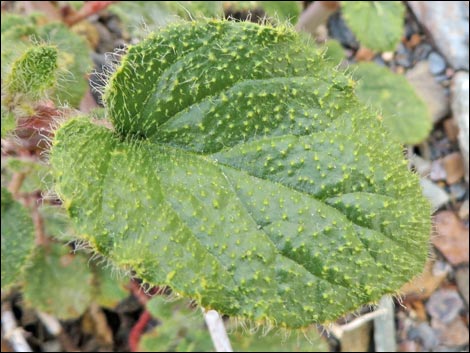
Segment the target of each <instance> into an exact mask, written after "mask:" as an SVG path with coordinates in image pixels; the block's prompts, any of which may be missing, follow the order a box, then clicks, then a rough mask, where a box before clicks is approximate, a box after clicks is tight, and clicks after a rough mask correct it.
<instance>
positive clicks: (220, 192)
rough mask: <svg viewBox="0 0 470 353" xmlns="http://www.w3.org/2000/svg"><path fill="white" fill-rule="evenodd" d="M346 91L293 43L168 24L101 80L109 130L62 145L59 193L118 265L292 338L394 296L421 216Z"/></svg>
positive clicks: (420, 246)
mask: <svg viewBox="0 0 470 353" xmlns="http://www.w3.org/2000/svg"><path fill="white" fill-rule="evenodd" d="M352 85H353V81H352V80H349V79H347V78H346V77H344V76H342V75H341V74H340V73H336V72H335V71H334V69H333V68H332V67H331V66H330V65H327V64H325V63H324V62H323V61H322V59H321V57H319V56H318V55H317V54H316V50H315V49H314V48H311V47H309V46H308V45H306V44H305V42H304V41H303V40H302V39H301V38H300V37H299V36H298V35H297V34H296V33H294V32H293V31H291V30H289V29H286V28H284V27H276V28H272V27H267V26H259V25H255V24H250V23H232V22H224V21H222V22H221V21H208V22H200V23H188V24H182V25H175V26H171V27H168V28H167V29H165V30H163V31H161V32H159V33H156V34H154V35H152V36H150V37H149V38H148V39H146V40H145V41H143V42H141V43H140V44H138V45H136V46H134V47H131V48H130V49H129V51H128V54H127V56H126V57H125V58H124V59H123V61H122V64H121V66H120V67H119V68H118V69H117V71H116V73H115V74H114V75H113V76H112V78H111V80H110V83H109V84H108V87H107V90H106V94H105V101H106V104H107V113H108V116H109V117H110V119H111V121H112V123H113V125H114V131H111V130H109V129H107V128H105V127H102V126H96V125H94V124H92V123H91V122H89V121H87V120H86V119H73V120H70V121H68V122H67V123H65V124H63V125H62V127H61V128H60V129H59V130H58V131H57V132H56V135H55V140H54V142H53V148H52V154H51V162H52V165H53V167H54V174H55V176H56V180H57V191H58V193H59V195H60V196H61V197H62V198H63V200H64V205H65V207H66V208H67V210H68V212H69V214H70V215H71V217H72V218H73V219H74V220H75V222H76V224H77V227H78V229H79V231H80V233H81V234H82V235H83V237H84V238H85V239H87V240H88V241H89V242H90V244H91V245H92V246H93V247H94V248H95V249H96V250H97V251H98V252H100V253H101V254H103V255H104V256H106V257H107V258H109V259H110V260H111V261H112V262H113V263H115V264H117V265H118V266H125V267H129V268H132V269H133V270H134V271H135V273H136V274H137V276H139V277H141V278H142V279H143V280H144V281H146V282H148V283H151V284H158V285H163V284H166V285H169V286H171V287H172V289H173V290H174V291H175V292H177V293H179V294H181V295H185V296H188V297H191V298H193V299H195V300H196V301H197V302H198V303H200V304H201V305H202V306H203V307H205V308H213V309H216V310H219V311H220V312H222V313H223V314H228V315H232V316H242V317H245V318H247V319H251V320H254V321H257V322H263V321H270V322H274V323H275V324H277V325H280V326H287V327H292V328H296V327H303V326H307V325H309V324H311V323H313V322H324V321H329V320H334V319H335V318H337V317H338V316H340V315H341V314H343V313H345V312H347V311H350V310H354V309H355V308H357V307H358V306H359V305H360V304H363V303H367V302H371V301H376V300H378V299H379V298H380V297H381V296H382V295H383V294H385V293H393V292H395V291H396V290H397V289H398V288H399V287H400V286H401V284H403V283H405V282H406V281H407V280H409V279H410V278H411V277H412V276H414V275H415V274H417V273H419V272H420V271H421V269H422V266H423V264H424V262H425V259H426V256H427V241H428V236H429V230H430V219H429V214H430V210H429V205H428V203H427V201H425V200H424V198H423V197H422V196H421V195H420V193H419V190H420V189H419V183H418V179H417V177H416V176H414V175H413V174H411V173H410V172H408V170H407V168H406V162H405V161H403V157H402V154H401V148H400V146H399V145H395V144H393V143H390V141H389V139H388V135H387V134H386V132H385V131H384V130H383V129H382V126H381V124H380V122H379V121H378V120H377V119H376V118H375V116H374V115H373V114H371V113H370V112H368V111H367V110H366V109H365V108H364V107H363V106H362V105H361V104H360V103H358V101H357V100H356V98H355V96H354V94H353V89H352Z"/></svg>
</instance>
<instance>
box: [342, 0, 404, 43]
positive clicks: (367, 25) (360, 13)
mask: <svg viewBox="0 0 470 353" xmlns="http://www.w3.org/2000/svg"><path fill="white" fill-rule="evenodd" d="M341 11H342V13H343V16H344V19H345V21H346V23H347V25H348V26H349V28H350V29H351V31H352V32H353V33H354V35H355V36H356V37H357V39H359V41H360V42H361V44H362V45H364V46H366V47H367V48H369V49H372V50H376V51H393V50H394V49H395V47H396V46H397V44H398V43H399V42H400V40H401V37H402V36H403V31H404V20H405V17H404V15H405V6H404V5H403V3H402V2H401V1H341Z"/></svg>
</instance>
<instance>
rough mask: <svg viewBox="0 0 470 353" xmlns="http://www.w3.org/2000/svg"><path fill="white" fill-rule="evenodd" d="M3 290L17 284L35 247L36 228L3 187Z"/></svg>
mask: <svg viewBox="0 0 470 353" xmlns="http://www.w3.org/2000/svg"><path fill="white" fill-rule="evenodd" d="M1 236H2V290H4V289H7V288H8V287H10V286H11V285H14V284H17V283H18V282H19V281H20V279H21V276H22V275H23V272H24V268H25V265H26V262H27V260H28V258H29V257H30V254H31V252H32V250H33V247H34V226H33V221H32V219H31V216H30V214H29V212H28V210H27V209H26V208H24V207H23V206H22V205H21V204H20V203H18V202H16V201H14V200H13V199H12V196H11V194H10V193H9V192H8V190H6V189H5V188H3V187H2V234H1Z"/></svg>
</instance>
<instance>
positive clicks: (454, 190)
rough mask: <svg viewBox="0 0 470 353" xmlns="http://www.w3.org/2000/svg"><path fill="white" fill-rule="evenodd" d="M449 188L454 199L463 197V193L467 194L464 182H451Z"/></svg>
mask: <svg viewBox="0 0 470 353" xmlns="http://www.w3.org/2000/svg"><path fill="white" fill-rule="evenodd" d="M449 189H450V194H451V195H452V197H453V198H454V199H456V200H461V199H463V198H464V197H465V195H466V194H467V185H465V183H456V184H452V185H450V187H449Z"/></svg>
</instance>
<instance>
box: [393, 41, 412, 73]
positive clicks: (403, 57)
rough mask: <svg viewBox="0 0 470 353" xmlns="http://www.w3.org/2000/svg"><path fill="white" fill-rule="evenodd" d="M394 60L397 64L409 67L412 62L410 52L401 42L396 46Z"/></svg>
mask: <svg viewBox="0 0 470 353" xmlns="http://www.w3.org/2000/svg"><path fill="white" fill-rule="evenodd" d="M395 62H396V63H397V65H400V66H403V67H405V68H410V67H411V65H412V63H413V57H412V54H411V52H410V51H409V50H408V49H407V48H406V46H405V45H403V43H400V44H399V45H398V48H397V53H396V55H395Z"/></svg>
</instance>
